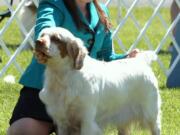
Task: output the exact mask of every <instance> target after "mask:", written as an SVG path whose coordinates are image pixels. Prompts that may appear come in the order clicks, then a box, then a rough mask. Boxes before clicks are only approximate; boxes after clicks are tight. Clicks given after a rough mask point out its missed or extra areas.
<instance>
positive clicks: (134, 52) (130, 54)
mask: <svg viewBox="0 0 180 135" xmlns="http://www.w3.org/2000/svg"><path fill="white" fill-rule="evenodd" d="M138 53H140V51H139V49H134V50H132V51H131V52H130V53H129V54H128V56H127V58H134V57H136V56H137V54H138Z"/></svg>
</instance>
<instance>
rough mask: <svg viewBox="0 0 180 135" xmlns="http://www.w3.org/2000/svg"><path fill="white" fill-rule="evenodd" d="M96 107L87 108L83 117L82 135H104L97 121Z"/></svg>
mask: <svg viewBox="0 0 180 135" xmlns="http://www.w3.org/2000/svg"><path fill="white" fill-rule="evenodd" d="M95 117H96V107H94V106H88V107H85V109H84V112H83V117H82V123H81V124H82V125H81V135H102V134H103V133H102V131H101V129H100V128H99V126H98V125H97V123H96V121H95Z"/></svg>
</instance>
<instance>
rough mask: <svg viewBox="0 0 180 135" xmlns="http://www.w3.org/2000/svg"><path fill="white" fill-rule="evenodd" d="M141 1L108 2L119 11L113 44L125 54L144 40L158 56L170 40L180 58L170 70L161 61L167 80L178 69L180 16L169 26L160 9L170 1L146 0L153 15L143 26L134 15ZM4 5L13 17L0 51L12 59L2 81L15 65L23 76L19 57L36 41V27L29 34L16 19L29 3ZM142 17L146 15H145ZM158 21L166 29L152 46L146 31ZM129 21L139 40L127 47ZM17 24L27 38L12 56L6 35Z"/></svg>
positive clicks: (0, 40) (1, 32)
mask: <svg viewBox="0 0 180 135" xmlns="http://www.w3.org/2000/svg"><path fill="white" fill-rule="evenodd" d="M16 1H17V0H16ZM33 1H34V2H35V4H36V5H37V1H36V0H33ZM140 1H142V0H133V1H131V2H130V1H128V3H127V0H116V1H115V0H107V1H106V4H107V6H110V5H112V6H115V8H116V13H117V17H116V27H115V30H114V40H115V42H117V43H118V44H119V48H120V49H121V50H122V51H124V52H129V51H130V50H132V49H133V48H136V47H138V48H139V44H140V42H142V40H143V42H144V44H145V45H146V46H147V48H149V49H151V50H155V51H156V53H159V52H160V50H161V49H162V48H163V47H164V46H165V45H166V42H167V40H171V41H172V42H173V45H174V46H175V48H176V50H177V52H178V57H177V58H176V60H175V61H174V63H173V64H172V66H171V67H170V68H167V67H168V66H167V65H166V66H165V65H164V64H163V63H162V62H161V60H160V59H159V60H158V63H159V65H160V67H161V69H162V71H163V72H164V74H165V75H166V76H168V75H169V74H170V73H171V72H172V70H173V69H174V67H175V65H176V64H177V62H178V61H179V59H180V48H179V47H178V45H177V42H176V41H175V39H174V37H173V34H172V30H173V28H174V27H175V25H176V23H177V22H178V21H179V19H180V14H178V16H177V17H176V19H175V20H174V22H173V23H171V24H168V23H167V22H166V21H167V20H165V19H164V18H163V16H162V12H161V9H162V7H163V5H164V3H166V2H167V1H169V0H159V1H156V2H155V1H154V0H147V1H148V4H146V5H148V6H149V7H150V8H151V10H152V14H151V15H150V16H149V17H148V19H147V20H146V22H145V23H144V24H140V23H139V20H138V18H136V16H135V15H134V14H133V12H134V10H135V8H136V7H137V5H138V4H139V2H140ZM1 3H3V4H2V5H4V6H6V7H7V8H8V9H9V11H10V12H11V16H10V17H9V18H8V19H7V21H6V23H4V25H3V26H2V27H1V29H0V49H2V50H3V52H5V53H6V55H7V56H8V57H9V59H8V60H7V63H5V65H3V66H2V68H1V69H0V77H2V76H3V75H4V73H6V71H7V69H8V68H11V66H12V64H14V66H15V67H16V68H15V69H16V70H17V71H18V72H19V73H20V74H22V73H23V69H22V67H21V66H20V65H19V63H18V62H17V61H16V57H17V56H18V55H19V54H20V53H21V51H22V49H23V48H24V47H25V46H26V45H27V42H29V43H30V44H33V40H32V38H31V34H32V33H33V27H32V29H30V30H28V31H27V30H26V29H25V27H24V25H25V24H23V23H22V22H21V20H19V18H18V17H17V15H18V12H19V11H20V10H21V9H22V7H23V6H24V5H25V3H27V0H21V1H20V2H19V3H18V5H17V6H16V7H14V8H13V7H12V5H11V4H10V0H3V1H2V2H1ZM1 3H0V4H1ZM176 3H177V5H178V7H179V8H180V1H179V0H176ZM4 6H3V7H4ZM142 7H143V6H142ZM122 10H123V11H122ZM124 11H125V12H124ZM123 12H124V15H122V13H123ZM142 14H144V13H143V12H142ZM157 18H158V21H159V22H160V23H161V24H162V25H161V27H162V28H163V29H164V33H163V36H162V38H161V40H160V41H157V42H156V43H154V44H152V43H151V38H150V37H149V35H148V34H147V33H148V32H147V31H148V29H149V28H150V27H151V25H152V23H154V21H156V20H157ZM129 20H131V22H132V25H133V27H134V30H136V38H135V39H134V42H133V43H131V44H130V45H126V44H125V43H123V41H122V39H121V37H120V36H119V35H120V32H121V30H122V29H123V28H124V26H125V25H126V24H127V22H128V21H129ZM14 21H15V22H16V24H17V26H18V27H19V29H20V31H21V32H22V33H23V34H24V35H25V36H24V37H25V38H24V39H23V40H22V42H21V43H20V45H19V46H18V47H17V48H16V49H15V51H13V52H12V51H10V49H9V48H8V45H7V43H6V42H5V40H4V39H3V35H4V33H5V32H6V31H7V29H8V28H9V27H10V25H11V24H12V23H13V22H14ZM157 31H158V30H157ZM130 34H131V32H129V35H130ZM9 36H13V31H12V32H11V35H9ZM0 56H1V55H0Z"/></svg>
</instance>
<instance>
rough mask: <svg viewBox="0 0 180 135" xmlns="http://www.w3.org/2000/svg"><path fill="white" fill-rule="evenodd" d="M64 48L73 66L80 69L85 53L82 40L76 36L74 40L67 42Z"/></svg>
mask: <svg viewBox="0 0 180 135" xmlns="http://www.w3.org/2000/svg"><path fill="white" fill-rule="evenodd" d="M66 48H67V53H68V55H69V56H70V57H71V58H72V59H73V62H74V68H75V69H77V70H80V69H81V68H82V67H83V62H84V58H85V56H86V54H87V50H86V49H85V47H84V46H83V42H82V41H81V40H80V39H78V38H76V40H74V41H70V42H68V43H67V45H66Z"/></svg>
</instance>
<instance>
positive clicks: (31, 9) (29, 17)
mask: <svg viewBox="0 0 180 135" xmlns="http://www.w3.org/2000/svg"><path fill="white" fill-rule="evenodd" d="M37 6H38V0H35V3H34V1H32V0H27V1H26V2H25V4H24V6H23V7H22V8H21V9H20V11H19V12H18V14H17V17H18V18H19V20H20V21H21V23H22V25H23V26H24V28H25V30H26V31H27V32H29V31H30V30H31V28H33V26H34V25H35V20H36V12H37ZM21 36H22V38H23V39H24V38H25V37H26V35H24V33H23V32H22V31H21ZM33 36H34V33H32V34H31V38H32V39H33ZM30 48H34V46H33V44H31V43H30V42H28V43H27V45H26V46H25V47H24V49H30Z"/></svg>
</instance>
